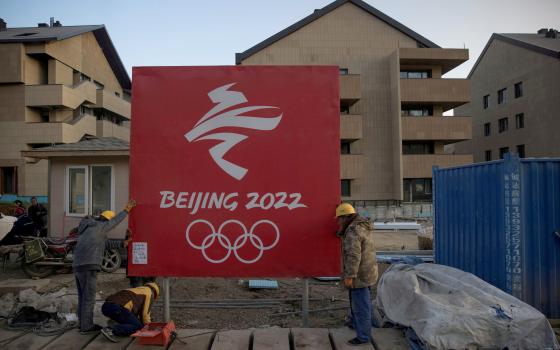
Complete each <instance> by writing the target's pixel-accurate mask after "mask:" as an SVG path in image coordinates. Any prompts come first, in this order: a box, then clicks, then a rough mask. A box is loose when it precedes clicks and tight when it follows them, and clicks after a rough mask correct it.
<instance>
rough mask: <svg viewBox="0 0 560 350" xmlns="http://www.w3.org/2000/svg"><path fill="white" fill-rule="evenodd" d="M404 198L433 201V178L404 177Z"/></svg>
mask: <svg viewBox="0 0 560 350" xmlns="http://www.w3.org/2000/svg"><path fill="white" fill-rule="evenodd" d="M403 200H404V201H405V202H431V201H432V179H430V178H424V179H404V180H403Z"/></svg>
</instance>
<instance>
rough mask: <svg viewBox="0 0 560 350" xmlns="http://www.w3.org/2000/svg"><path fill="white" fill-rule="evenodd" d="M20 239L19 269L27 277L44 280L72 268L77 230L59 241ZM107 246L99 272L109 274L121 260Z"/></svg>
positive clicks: (114, 251)
mask: <svg viewBox="0 0 560 350" xmlns="http://www.w3.org/2000/svg"><path fill="white" fill-rule="evenodd" d="M21 238H22V239H23V252H22V256H21V267H22V270H23V272H24V273H25V274H26V275H27V276H29V277H31V278H45V277H47V276H50V275H52V274H54V273H55V272H56V271H57V270H59V269H65V268H66V269H68V270H70V269H71V268H72V262H73V260H74V259H73V256H74V248H75V247H76V243H77V242H78V233H77V230H72V231H71V232H70V234H69V235H68V237H66V238H64V239H62V240H59V241H57V240H54V239H52V238H46V237H33V236H26V237H21ZM109 246H111V245H110V244H106V247H105V252H104V255H103V261H102V263H101V270H102V271H104V272H109V273H111V272H114V271H116V270H117V269H118V268H119V267H120V266H121V262H122V258H121V254H120V252H119V251H118V249H111V248H109ZM112 246H114V245H112Z"/></svg>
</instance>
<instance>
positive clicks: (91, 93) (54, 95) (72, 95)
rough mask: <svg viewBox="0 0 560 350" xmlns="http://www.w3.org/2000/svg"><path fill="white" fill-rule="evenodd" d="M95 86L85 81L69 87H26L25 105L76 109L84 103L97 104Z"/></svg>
mask: <svg viewBox="0 0 560 350" xmlns="http://www.w3.org/2000/svg"><path fill="white" fill-rule="evenodd" d="M95 91H96V87H95V84H94V83H92V82H90V81H83V82H81V83H80V84H78V85H76V86H74V87H69V86H66V85H62V84H49V85H27V86H25V105H26V106H28V107H52V106H55V107H58V106H60V107H66V108H69V109H76V108H78V107H79V106H80V105H81V104H82V103H84V102H86V103H93V104H95V103H96V99H97V95H96V92H95Z"/></svg>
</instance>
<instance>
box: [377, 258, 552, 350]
mask: <svg viewBox="0 0 560 350" xmlns="http://www.w3.org/2000/svg"><path fill="white" fill-rule="evenodd" d="M376 303H377V305H378V307H379V308H380V310H381V311H382V312H383V313H384V314H385V316H386V317H387V318H388V319H389V320H390V321H392V322H393V323H398V324H401V325H403V326H407V327H411V328H412V329H413V330H414V331H415V332H416V334H417V335H418V337H419V338H420V339H421V340H422V341H423V342H424V344H425V345H426V346H428V347H429V348H431V349H477V348H482V347H484V348H498V349H503V348H505V347H507V348H508V349H509V350H513V349H560V346H559V345H558V342H557V341H556V337H555V335H554V332H553V330H552V328H551V326H550V324H549V323H548V321H547V319H546V317H545V316H544V315H543V314H541V313H540V312H539V311H538V310H536V309H535V308H533V307H532V306H530V305H527V304H525V303H524V302H522V301H520V300H519V299H517V298H514V297H513V296H511V295H509V294H507V293H505V292H503V291H502V290H500V289H498V288H496V287H494V286H492V285H490V284H489V283H487V282H485V281H483V280H481V279H480V278H478V277H476V276H474V275H473V274H470V273H468V272H464V271H461V270H458V269H455V268H452V267H448V266H443V265H436V264H419V265H416V266H412V265H406V264H395V265H392V266H391V267H390V268H389V269H388V270H387V271H386V272H385V273H384V274H383V276H382V277H381V279H380V280H379V284H378V287H377V300H376Z"/></svg>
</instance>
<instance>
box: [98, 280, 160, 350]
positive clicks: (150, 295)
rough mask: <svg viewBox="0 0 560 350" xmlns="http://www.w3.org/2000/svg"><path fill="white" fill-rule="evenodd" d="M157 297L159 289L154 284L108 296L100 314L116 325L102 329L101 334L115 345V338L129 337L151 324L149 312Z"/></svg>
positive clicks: (150, 283)
mask: <svg viewBox="0 0 560 350" xmlns="http://www.w3.org/2000/svg"><path fill="white" fill-rule="evenodd" d="M154 280H155V279H154ZM158 295H159V287H158V285H157V284H156V283H155V282H149V283H146V284H145V285H144V286H142V287H136V288H129V289H124V290H121V291H119V292H117V293H115V294H113V295H110V296H109V297H108V298H107V299H106V300H105V303H103V306H102V307H101V312H102V313H103V315H105V316H106V317H109V318H110V319H112V320H113V321H115V322H117V323H118V324H117V325H115V326H112V327H105V328H103V329H102V330H101V333H102V334H103V335H104V336H105V338H107V339H108V340H110V341H112V342H115V343H116V342H118V339H117V338H115V336H129V335H131V334H132V333H134V332H136V331H137V330H139V329H141V328H142V327H143V326H144V325H146V324H148V323H150V322H151V317H150V311H151V308H152V304H153V302H154V301H155V300H156V298H157V297H158Z"/></svg>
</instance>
